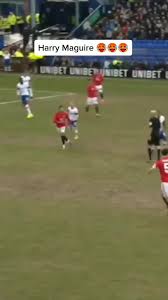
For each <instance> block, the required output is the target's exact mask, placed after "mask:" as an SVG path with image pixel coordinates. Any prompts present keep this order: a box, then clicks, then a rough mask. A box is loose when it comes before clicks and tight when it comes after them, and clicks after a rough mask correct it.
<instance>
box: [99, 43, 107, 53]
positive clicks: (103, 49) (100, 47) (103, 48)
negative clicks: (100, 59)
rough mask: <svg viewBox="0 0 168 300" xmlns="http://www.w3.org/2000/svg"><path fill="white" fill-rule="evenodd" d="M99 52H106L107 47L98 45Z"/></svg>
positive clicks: (102, 44)
mask: <svg viewBox="0 0 168 300" xmlns="http://www.w3.org/2000/svg"><path fill="white" fill-rule="evenodd" d="M97 50H98V51H99V52H104V51H105V50H106V45H105V44H104V43H99V44H98V45H97Z"/></svg>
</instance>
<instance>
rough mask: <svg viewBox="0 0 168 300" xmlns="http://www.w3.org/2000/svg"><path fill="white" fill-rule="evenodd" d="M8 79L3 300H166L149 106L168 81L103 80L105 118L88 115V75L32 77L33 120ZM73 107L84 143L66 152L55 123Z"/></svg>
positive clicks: (0, 135) (0, 138)
mask: <svg viewBox="0 0 168 300" xmlns="http://www.w3.org/2000/svg"><path fill="white" fill-rule="evenodd" d="M17 81H18V75H4V74H1V75H0V120H1V121H0V123H1V126H0V300H36V299H38V300H112V299H113V300H161V299H166V298H167V295H168V283H167V274H168V259H167V252H168V215H167V212H166V209H165V206H164V204H163V203H162V201H161V199H160V182H159V175H158V174H157V172H156V173H155V174H153V175H150V176H149V175H148V174H147V170H148V168H149V167H150V165H149V164H148V163H147V156H146V140H147V137H148V134H149V129H148V118H149V111H150V110H151V109H160V110H161V111H162V112H163V113H164V114H165V116H167V117H168V114H167V107H168V106H167V102H168V98H167V95H168V85H167V82H165V81H150V80H148V81H144V80H117V79H111V80H109V79H108V80H106V81H105V103H104V104H103V105H102V106H101V113H102V115H101V117H100V118H96V117H95V113H94V111H90V112H89V113H88V114H86V113H85V111H84V105H85V98H86V87H87V85H88V80H87V79H86V78H78V77H76V78H75V77H72V78H68V77H67V78H63V77H51V76H48V77H47V76H34V78H33V88H34V93H35V99H34V100H33V103H32V110H33V113H34V114H35V118H34V119H32V120H26V118H25V112H24V110H23V107H22V105H21V104H20V102H19V101H18V99H17V97H16V91H15V87H16V83H17ZM70 101H75V103H76V104H77V106H78V107H79V109H80V139H79V140H78V141H75V142H73V144H72V146H71V147H70V148H67V149H66V150H65V151H62V149H61V145H60V141H59V138H58V136H57V132H56V129H55V127H54V125H53V124H52V118H53V115H54V113H55V111H56V110H57V107H58V105H60V104H62V103H63V104H64V105H65V106H67V105H68V104H69V102H70Z"/></svg>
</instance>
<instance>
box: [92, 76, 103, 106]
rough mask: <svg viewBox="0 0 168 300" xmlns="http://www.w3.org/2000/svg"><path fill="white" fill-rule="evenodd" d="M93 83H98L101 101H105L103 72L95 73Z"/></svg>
mask: <svg viewBox="0 0 168 300" xmlns="http://www.w3.org/2000/svg"><path fill="white" fill-rule="evenodd" d="M93 83H94V84H95V85H96V88H97V91H98V93H99V96H100V99H101V101H104V94H103V83H104V75H103V74H102V73H96V74H94V75H93Z"/></svg>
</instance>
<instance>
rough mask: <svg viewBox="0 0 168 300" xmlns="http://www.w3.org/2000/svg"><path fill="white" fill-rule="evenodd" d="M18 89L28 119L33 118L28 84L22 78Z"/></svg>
mask: <svg viewBox="0 0 168 300" xmlns="http://www.w3.org/2000/svg"><path fill="white" fill-rule="evenodd" d="M16 89H17V95H18V96H20V97H21V102H22V104H23V105H24V107H25V109H26V111H27V119H31V118H33V114H32V112H31V109H30V94H29V89H28V86H27V84H26V83H24V82H23V79H22V78H20V81H19V83H18V84H17V86H16Z"/></svg>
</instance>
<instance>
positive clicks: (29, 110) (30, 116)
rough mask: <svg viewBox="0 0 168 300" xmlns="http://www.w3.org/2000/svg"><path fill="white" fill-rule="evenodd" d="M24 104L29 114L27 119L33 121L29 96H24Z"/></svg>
mask: <svg viewBox="0 0 168 300" xmlns="http://www.w3.org/2000/svg"><path fill="white" fill-rule="evenodd" d="M22 103H23V105H24V107H25V110H26V112H27V119H31V118H33V114H32V112H31V109H30V105H29V99H28V97H27V96H22Z"/></svg>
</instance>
